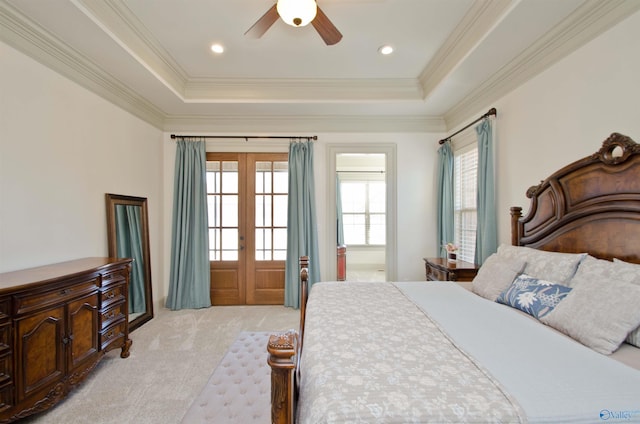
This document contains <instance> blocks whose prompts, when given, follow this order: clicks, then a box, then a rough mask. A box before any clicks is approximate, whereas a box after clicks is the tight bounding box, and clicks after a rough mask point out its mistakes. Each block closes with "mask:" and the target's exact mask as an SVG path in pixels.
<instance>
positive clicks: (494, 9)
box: [418, 0, 514, 99]
mask: <svg viewBox="0 0 640 424" xmlns="http://www.w3.org/2000/svg"><path fill="white" fill-rule="evenodd" d="M513 6H514V5H513V2H511V1H510V0H496V1H490V2H487V1H481V0H475V1H474V3H473V5H472V6H471V8H469V11H468V12H467V13H466V14H465V16H464V17H463V18H462V20H461V21H460V23H459V24H458V26H456V28H455V29H454V30H453V32H452V33H451V35H450V36H449V37H448V38H447V40H445V42H444V43H443V44H442V46H441V47H440V49H438V51H437V52H436V54H435V55H434V56H433V58H432V59H431V60H430V61H429V63H428V65H427V66H426V68H425V69H424V70H423V71H422V72H421V73H420V75H419V76H418V81H419V84H420V86H421V87H422V91H423V96H424V98H425V99H426V98H427V97H429V95H430V94H431V93H432V92H433V91H434V90H435V89H436V88H437V87H438V86H439V85H440V84H441V83H442V82H443V81H444V80H445V79H446V77H447V76H448V75H449V74H450V73H451V72H453V71H454V70H455V69H456V68H457V67H458V65H459V64H460V63H462V61H464V59H465V57H467V56H468V55H469V54H470V53H471V52H472V51H473V50H474V49H475V48H476V47H477V46H478V44H480V42H481V41H482V40H483V39H484V38H485V36H486V35H487V34H488V33H490V32H491V30H492V28H493V27H494V26H495V25H496V23H497V22H498V21H500V20H501V19H502V17H503V16H504V15H506V14H507V13H508V11H509V10H510V9H511V8H512V7H513Z"/></svg>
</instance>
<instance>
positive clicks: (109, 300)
mask: <svg viewBox="0 0 640 424" xmlns="http://www.w3.org/2000/svg"><path fill="white" fill-rule="evenodd" d="M126 289H127V285H126V284H125V283H120V284H116V285H112V286H109V287H103V288H102V293H101V296H102V297H101V304H102V309H103V310H105V309H107V308H109V307H111V305H113V304H115V303H120V302H123V301H124V300H126V299H127V296H126V295H127V293H126V292H125V290H126Z"/></svg>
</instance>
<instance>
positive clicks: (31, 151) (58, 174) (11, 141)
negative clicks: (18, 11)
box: [0, 43, 166, 299]
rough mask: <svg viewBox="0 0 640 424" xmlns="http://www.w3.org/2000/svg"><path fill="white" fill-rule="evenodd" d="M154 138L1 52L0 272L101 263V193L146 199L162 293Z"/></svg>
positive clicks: (103, 104) (0, 48)
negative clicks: (88, 260) (86, 260)
mask: <svg viewBox="0 0 640 424" xmlns="http://www.w3.org/2000/svg"><path fill="white" fill-rule="evenodd" d="M161 140H162V132H161V131H159V130H158V129H156V128H153V127H152V126H150V125H148V124H147V123H145V122H143V121H141V120H139V119H138V118H136V117H134V116H133V115H131V114H129V113H128V112H125V111H123V110H122V109H120V108H118V107H116V106H114V105H112V104H111V103H109V102H107V101H106V100H104V99H102V98H100V97H98V96H96V95H95V94H93V93H91V92H89V91H88V90H85V89H84V88H82V87H80V86H79V85H77V84H76V83H74V82H71V81H69V80H67V79H66V78H64V77H62V76H60V75H59V74H57V73H55V72H53V71H51V70H50V69H48V68H46V67H44V66H42V65H40V64H39V63H37V62H35V61H34V60H32V59H31V58H29V57H27V56H25V55H23V54H22V53H20V52H18V51H16V50H14V49H13V48H11V47H9V46H7V45H6V44H3V43H0V272H4V271H12V270H17V269H23V268H28V267H32V266H40V265H45V264H50V263H54V262H60V261H66V260H71V259H77V258H81V257H88V256H107V252H108V248H107V228H106V227H107V224H106V206H105V193H116V194H124V195H131V196H140V197H147V198H148V208H149V225H150V250H151V266H152V271H151V272H152V277H153V281H154V290H153V291H154V298H156V299H157V298H158V295H161V294H162V293H163V292H165V291H166V289H165V288H164V287H163V280H164V277H163V274H162V272H161V270H162V267H161V266H160V265H161V262H162V258H161V257H160V252H161V250H162V249H161V248H162V245H163V243H164V238H163V227H162V225H163V218H162V207H161V206H162V200H163V199H162V197H163V195H164V192H163V180H162V177H163V167H162V148H161Z"/></svg>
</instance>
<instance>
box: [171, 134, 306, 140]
mask: <svg viewBox="0 0 640 424" xmlns="http://www.w3.org/2000/svg"><path fill="white" fill-rule="evenodd" d="M171 138H172V139H174V138H243V139H244V140H245V141H249V139H250V138H263V139H267V138H275V139H288V140H291V139H301V138H303V139H306V140H307V141H311V140H317V139H318V136H317V135H311V136H307V135H305V136H300V135H298V136H285V135H176V134H171Z"/></svg>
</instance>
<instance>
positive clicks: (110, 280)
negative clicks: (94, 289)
mask: <svg viewBox="0 0 640 424" xmlns="http://www.w3.org/2000/svg"><path fill="white" fill-rule="evenodd" d="M128 273H129V270H128V268H126V269H125V268H123V269H118V270H115V271H111V272H109V273H106V274H104V275H103V276H102V286H103V287H105V286H109V285H111V284H118V283H121V282H123V281H126V280H127V274H128Z"/></svg>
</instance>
